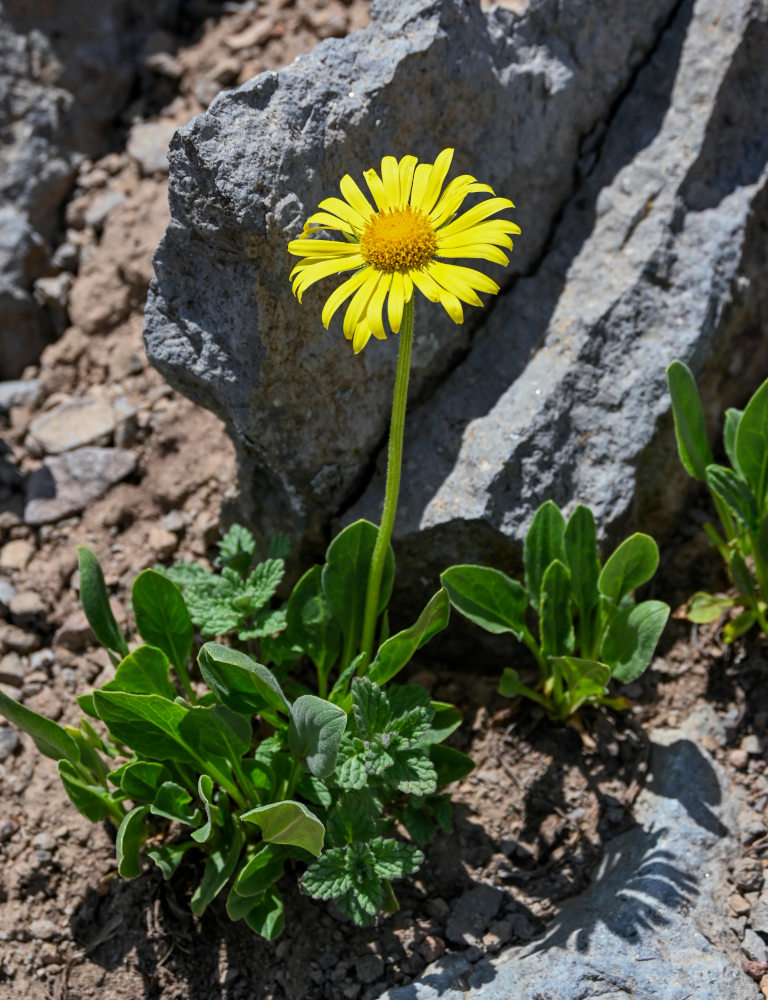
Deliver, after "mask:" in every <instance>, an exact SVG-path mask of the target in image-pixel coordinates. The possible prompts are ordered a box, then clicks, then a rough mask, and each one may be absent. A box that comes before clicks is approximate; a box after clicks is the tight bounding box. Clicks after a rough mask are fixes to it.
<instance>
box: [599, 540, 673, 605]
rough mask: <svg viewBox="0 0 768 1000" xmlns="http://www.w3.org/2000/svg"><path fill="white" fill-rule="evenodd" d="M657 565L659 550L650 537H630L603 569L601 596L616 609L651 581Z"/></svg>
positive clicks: (600, 584)
mask: <svg viewBox="0 0 768 1000" xmlns="http://www.w3.org/2000/svg"><path fill="white" fill-rule="evenodd" d="M658 565H659V550H658V547H657V545H656V542H654V540H653V539H652V538H651V537H650V535H643V534H640V533H639V532H638V533H636V534H634V535H630V536H629V538H625V539H624V541H623V542H622V543H621V545H619V547H618V548H617V549H616V550H615V552H613V553H612V554H611V556H610V557H609V558H608V561H607V562H606V564H605V566H603V570H602V572H601V574H600V579H599V581H598V586H599V588H600V593H601V594H603V595H604V596H605V597H607V598H608V600H609V601H611V602H612V603H613V604H615V605H617V606H618V605H619V604H620V603H621V601H622V599H623V598H624V597H626V596H627V594H630V593H631V592H632V591H633V590H636V589H637V588H638V587H640V586H642V585H643V584H644V583H647V582H648V581H649V580H650V579H651V577H652V576H653V574H654V573H655V572H656V569H657V567H658Z"/></svg>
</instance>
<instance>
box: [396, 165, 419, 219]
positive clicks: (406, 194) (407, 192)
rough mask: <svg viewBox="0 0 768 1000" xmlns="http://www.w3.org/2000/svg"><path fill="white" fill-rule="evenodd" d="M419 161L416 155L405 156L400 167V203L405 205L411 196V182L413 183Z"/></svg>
mask: <svg viewBox="0 0 768 1000" xmlns="http://www.w3.org/2000/svg"><path fill="white" fill-rule="evenodd" d="M418 162H419V161H418V160H417V159H416V157H415V156H404V157H403V158H402V160H401V161H400V165H399V167H398V170H399V173H400V204H401V205H402V206H403V207H404V206H405V205H407V204H408V199H409V198H410V197H411V184H412V183H413V171H414V170H415V169H416V164H417V163H418Z"/></svg>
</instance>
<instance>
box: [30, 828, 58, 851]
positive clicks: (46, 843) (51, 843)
mask: <svg viewBox="0 0 768 1000" xmlns="http://www.w3.org/2000/svg"><path fill="white" fill-rule="evenodd" d="M32 846H33V847H34V848H38V849H39V850H41V851H55V850H56V847H57V844H56V840H55V838H54V837H53V836H52V835H51V834H50V833H47V832H46V831H43V832H42V833H38V834H35V836H34V837H33V838H32Z"/></svg>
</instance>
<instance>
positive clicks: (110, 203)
mask: <svg viewBox="0 0 768 1000" xmlns="http://www.w3.org/2000/svg"><path fill="white" fill-rule="evenodd" d="M124 201H125V194H124V193H123V192H122V191H107V193H106V194H103V195H102V196H101V197H100V198H96V199H95V201H93V203H92V204H91V205H89V206H88V208H86V210H85V212H84V213H83V219H84V220H85V224H86V226H90V227H91V229H95V230H96V232H101V230H102V229H103V228H104V223H105V222H106V221H107V216H108V215H109V213H110V212H112V211H114V209H116V208H117V207H118V206H119V205H122V203H123V202H124Z"/></svg>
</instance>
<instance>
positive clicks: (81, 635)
mask: <svg viewBox="0 0 768 1000" xmlns="http://www.w3.org/2000/svg"><path fill="white" fill-rule="evenodd" d="M94 640H95V636H94V634H93V631H92V629H91V626H90V625H89V623H88V619H87V618H86V617H85V612H84V611H73V612H72V614H70V615H67V617H66V618H65V619H64V621H63V622H62V623H61V625H59V627H58V628H57V629H56V633H55V635H54V637H53V643H54V645H56V646H63V647H64V648H65V649H69V650H71V651H72V652H73V653H82V652H83V650H85V649H86V648H87V647H88V646H89V645H90V644H91V643H93V642H94Z"/></svg>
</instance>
